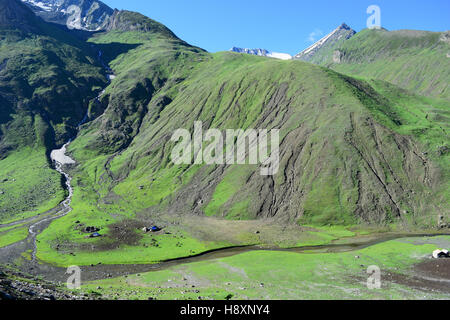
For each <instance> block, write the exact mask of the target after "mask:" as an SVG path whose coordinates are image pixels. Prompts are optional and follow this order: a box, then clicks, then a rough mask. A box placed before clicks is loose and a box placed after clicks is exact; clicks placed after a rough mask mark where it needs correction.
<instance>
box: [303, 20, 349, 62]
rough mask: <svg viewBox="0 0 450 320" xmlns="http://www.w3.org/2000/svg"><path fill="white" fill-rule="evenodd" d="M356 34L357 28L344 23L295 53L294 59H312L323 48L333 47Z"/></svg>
mask: <svg viewBox="0 0 450 320" xmlns="http://www.w3.org/2000/svg"><path fill="white" fill-rule="evenodd" d="M355 34H356V31H355V30H353V29H352V28H350V27H349V26H348V25H346V24H345V23H343V24H341V25H340V26H339V27H337V28H336V29H334V30H333V31H332V32H331V33H329V34H328V35H326V36H325V37H323V38H322V39H320V40H319V41H317V42H316V43H314V44H313V45H312V46H310V47H308V48H306V49H305V50H303V51H302V52H300V53H299V54H297V55H295V56H294V59H299V60H306V61H310V60H311V59H313V58H314V55H316V54H318V53H320V51H322V49H328V48H332V47H333V46H335V45H336V44H338V43H340V42H342V41H345V40H348V39H350V38H351V37H353V36H354V35H355Z"/></svg>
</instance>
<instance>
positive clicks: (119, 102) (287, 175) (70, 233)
mask: <svg viewBox="0 0 450 320" xmlns="http://www.w3.org/2000/svg"><path fill="white" fill-rule="evenodd" d="M355 37H356V36H355ZM352 39H353V38H352ZM352 39H350V40H348V41H351V40H352ZM65 45H67V44H65ZM91 45H92V46H94V47H95V48H100V49H101V50H102V51H103V57H104V59H105V61H106V62H107V63H109V65H110V67H111V68H112V69H113V71H114V73H115V75H116V78H115V79H113V80H112V82H111V84H110V85H108V87H107V88H106V90H105V92H104V93H103V94H102V95H101V97H100V98H99V100H95V99H89V98H92V97H89V95H86V94H82V93H79V94H78V95H77V98H78V99H81V98H82V99H87V100H88V101H90V102H89V114H90V119H91V120H92V121H91V122H89V123H88V124H86V125H84V126H83V127H82V129H81V131H80V132H79V134H78V137H77V138H76V139H75V140H74V141H73V143H72V144H71V145H70V148H69V151H70V152H71V153H72V156H73V157H74V159H76V161H77V163H78V164H77V166H76V167H74V168H72V169H71V172H70V173H71V175H72V176H73V177H74V179H73V185H74V187H75V195H74V198H73V208H74V211H73V212H71V213H70V214H69V215H68V216H67V217H64V218H62V219H60V220H58V221H56V222H54V223H53V224H52V225H51V226H50V228H49V229H47V230H46V231H44V233H43V234H42V235H41V236H40V239H41V240H42V243H44V242H46V243H47V245H49V246H51V245H52V243H53V244H55V243H56V242H58V241H59V243H60V242H61V241H60V240H61V239H63V240H64V241H63V242H64V243H66V244H67V243H73V242H79V241H80V242H85V240H82V239H81V238H80V235H79V234H78V232H77V231H76V230H74V229H73V226H72V225H71V223H72V222H73V221H76V220H82V221H83V222H84V223H89V224H90V225H98V226H100V227H102V228H107V227H108V226H110V225H112V224H113V222H115V221H117V220H121V219H123V218H135V217H136V216H137V215H138V216H140V217H142V216H147V217H149V216H150V217H151V216H154V215H157V214H162V213H164V214H178V215H192V214H195V215H199V216H205V215H206V216H210V217H217V218H226V219H230V220H231V219H234V220H239V219H241V220H246V219H261V218H274V219H275V220H278V221H282V222H290V223H301V224H316V225H325V224H343V225H352V224H355V223H360V222H365V223H371V224H390V223H393V224H398V225H402V226H406V225H408V226H416V227H418V228H422V227H427V226H431V225H434V224H435V222H436V219H437V215H438V214H440V213H443V212H444V213H445V212H446V211H445V210H448V209H447V208H446V203H448V200H449V199H448V195H449V192H448V190H449V185H448V181H449V179H448V173H449V172H448V167H449V166H448V164H449V159H448V142H449V139H448V136H447V131H446V130H448V107H449V104H448V99H447V100H434V98H431V97H423V96H420V95H416V94H414V93H412V92H414V91H406V90H403V89H401V88H400V87H399V86H396V85H393V84H391V83H389V82H387V81H382V80H379V79H381V78H383V77H381V76H380V78H378V80H370V79H369V80H362V79H359V80H357V79H355V78H352V77H350V76H346V75H343V74H341V73H337V72H335V71H333V70H331V69H328V68H324V67H320V66H316V65H313V64H309V63H305V62H301V61H277V60H273V59H269V58H263V57H254V56H248V55H241V54H235V53H216V54H210V53H207V52H205V51H204V50H201V49H199V48H196V47H193V46H190V45H189V44H187V43H185V42H183V41H182V40H180V39H178V38H177V37H176V36H175V35H174V34H173V33H172V32H170V30H168V29H167V28H165V27H164V26H162V25H160V24H159V23H157V22H155V21H153V20H151V19H148V18H146V17H144V16H142V15H139V14H136V13H131V12H127V11H121V12H116V13H115V18H114V19H113V22H112V23H111V25H110V27H109V28H108V31H106V32H103V33H97V34H95V35H93V36H92V37H91V38H90V39H89V40H88V47H90V46H91ZM85 46H86V44H80V47H79V48H83V47H85ZM70 48H72V47H70ZM74 50H75V49H74ZM424 50H425V49H424ZM80 51H81V52H85V51H83V50H82V49H80ZM57 52H58V51H57ZM403 53H404V52H403V51H401V50H400V51H399V52H398V55H399V56H395V58H396V59H400V58H401V55H402V54H403ZM2 54H3V51H2ZM74 57H77V56H76V55H74ZM392 58H393V57H392ZM86 59H87V56H86ZM386 59H390V58H389V57H386ZM61 60H62V61H64V60H63V59H62V58H61ZM69 60H70V59H69ZM88 60H89V59H88ZM71 61H73V60H71ZM76 61H77V63H76V65H77V66H80V65H83V64H80V63H79V62H80V61H83V60H82V59H81V57H80V60H76ZM438 61H440V60H438ZM68 64H69V62H68ZM34 65H35V64H34V63H27V64H26V66H27V67H30V68H31V67H32V66H34ZM65 66H66V65H65V64H62V65H61V67H58V68H56V69H55V70H57V71H60V70H66V69H65V68H64V67H65ZM91 67H92V64H86V69H84V70H85V72H86V73H87V74H89V70H92V69H91ZM94 67H95V66H94ZM94 67H92V68H94ZM86 70H87V71H86ZM57 71H54V72H55V73H56V72H57ZM35 74H39V72H37V73H35V72H30V77H31V76H35ZM76 79H77V78H76V77H75V78H73V80H74V81H73V83H74V84H80V82H78V81H77V80H76ZM83 79H85V80H86V79H91V78H90V77H89V76H85V77H84V78H83ZM427 79H428V78H427V77H425V76H424V77H423V81H424V84H423V85H424V86H426V85H427V84H426V81H427ZM383 80H390V79H388V78H386V79H383ZM99 81H100V80H99ZM59 83H60V82H59V81H56V82H55V86H56V85H57V84H59ZM81 84H85V82H81ZM17 87H19V86H14V88H17ZM87 87H88V88H92V86H87ZM83 88H86V87H85V86H83ZM42 90H43V91H44V92H47V91H46V90H44V89H42ZM55 91H56V92H58V90H53V91H52V92H55ZM38 92H39V91H38ZM78 92H79V91H78ZM417 92H419V93H420V92H421V91H420V90H418V91H417ZM61 94H62V95H64V96H65V97H67V92H66V91H61ZM68 97H71V96H70V95H69V96H68ZM5 99H6V98H5ZM25 101H26V100H25ZM64 101H65V102H66V103H74V102H73V101H74V100H73V99H72V98H70V99H67V98H66V99H64ZM85 101H86V100H83V102H85ZM79 105H82V104H79ZM40 109H41V108H40ZM57 110H58V109H55V114H54V115H52V116H54V117H57V116H61V115H60V113H59V111H57ZM64 110H70V108H64ZM50 113H52V112H50ZM61 118H62V120H65V121H66V122H64V121H62V122H57V123H59V124H60V127H64V124H67V121H72V120H68V119H74V118H75V117H74V116H73V115H72V116H66V117H61ZM20 119H24V117H22V116H21V117H20ZM44 119H45V118H44ZM194 121H203V124H204V129H207V128H218V129H222V130H225V129H237V128H240V129H247V128H256V129H258V128H259V129H274V128H275V129H280V130H281V136H280V138H281V146H280V159H281V161H280V162H281V163H280V170H279V173H278V174H277V175H275V176H273V177H271V176H268V177H263V176H261V175H260V174H259V172H260V170H259V169H260V168H259V167H258V166H257V165H239V166H207V165H184V166H177V165H174V164H173V163H172V162H171V161H170V154H171V151H172V149H173V147H174V143H172V142H170V138H171V136H172V134H173V132H174V130H176V129H178V128H185V129H188V130H190V131H191V132H192V130H193V124H194ZM8 123H13V122H8ZM49 123H50V124H51V125H52V127H53V122H51V121H50V122H49ZM55 132H59V131H58V130H55ZM26 136H27V137H28V136H29V135H28V134H27V135H26ZM55 137H58V135H55ZM61 137H63V135H61ZM50 140H52V141H59V140H58V139H56V138H52V139H50ZM61 140H62V139H61ZM8 159H11V157H7V158H6V159H5V161H6V160H8ZM14 163H15V162H14ZM27 163H29V162H27ZM3 175H4V174H2V175H1V176H3ZM0 181H1V180H0ZM1 188H4V187H3V185H2V184H1V183H0V189H1ZM0 199H1V198H0ZM0 201H1V200H0ZM108 230H110V231H111V232H113V228H112V227H111V228H110V229H108ZM99 241H100V242H101V241H106V240H99ZM69 246H70V245H69Z"/></svg>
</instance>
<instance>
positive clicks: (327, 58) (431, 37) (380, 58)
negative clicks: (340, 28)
mask: <svg viewBox="0 0 450 320" xmlns="http://www.w3.org/2000/svg"><path fill="white" fill-rule="evenodd" d="M446 34H447V33H442V32H426V31H415V30H398V31H386V30H362V31H361V32H359V33H357V34H356V35H355V36H353V37H352V38H351V39H349V40H347V41H345V42H343V43H342V44H340V45H339V46H338V47H336V48H335V50H333V52H323V53H320V54H319V55H318V56H321V57H320V59H319V57H317V59H318V61H320V64H321V65H323V66H327V67H330V68H332V69H333V70H336V71H338V72H342V73H345V74H349V75H353V76H358V77H364V78H366V79H378V80H384V81H388V82H390V83H392V84H395V85H397V86H399V87H402V88H405V89H408V90H410V91H411V92H413V93H416V94H421V95H426V96H432V97H436V98H443V99H446V100H447V101H448V100H449V99H450V91H449V86H448V84H449V83H450V69H449V58H448V56H447V55H448V54H449V53H450V44H449V40H448V36H447V37H446ZM334 51H339V53H340V57H341V58H340V59H341V61H340V62H335V61H333V53H334Z"/></svg>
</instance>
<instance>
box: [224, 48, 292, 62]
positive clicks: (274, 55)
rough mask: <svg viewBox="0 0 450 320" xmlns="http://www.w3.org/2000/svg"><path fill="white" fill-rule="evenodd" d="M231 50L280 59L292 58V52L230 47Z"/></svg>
mask: <svg viewBox="0 0 450 320" xmlns="http://www.w3.org/2000/svg"><path fill="white" fill-rule="evenodd" d="M230 51H232V52H237V53H246V54H251V55H254V56H261V57H269V58H274V59H280V60H291V59H292V56H291V55H290V54H287V53H279V52H271V51H269V50H266V49H247V48H237V47H233V48H231V49H230Z"/></svg>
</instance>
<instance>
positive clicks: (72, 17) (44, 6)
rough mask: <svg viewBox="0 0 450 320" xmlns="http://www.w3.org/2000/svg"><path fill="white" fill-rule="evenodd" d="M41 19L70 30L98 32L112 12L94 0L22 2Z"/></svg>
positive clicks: (104, 25) (36, 0)
mask: <svg viewBox="0 0 450 320" xmlns="http://www.w3.org/2000/svg"><path fill="white" fill-rule="evenodd" d="M22 2H24V3H25V4H27V5H28V6H29V7H30V8H31V9H32V10H33V11H34V12H35V14H36V15H38V16H40V17H41V18H42V19H44V20H46V21H48V22H53V23H58V24H62V25H67V26H68V27H69V28H71V29H79V30H87V31H99V30H103V29H104V28H105V27H106V26H107V25H108V23H109V20H110V18H111V16H112V15H113V13H114V10H113V9H111V8H110V7H108V6H107V5H106V4H104V3H103V2H101V1H95V0H22Z"/></svg>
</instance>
